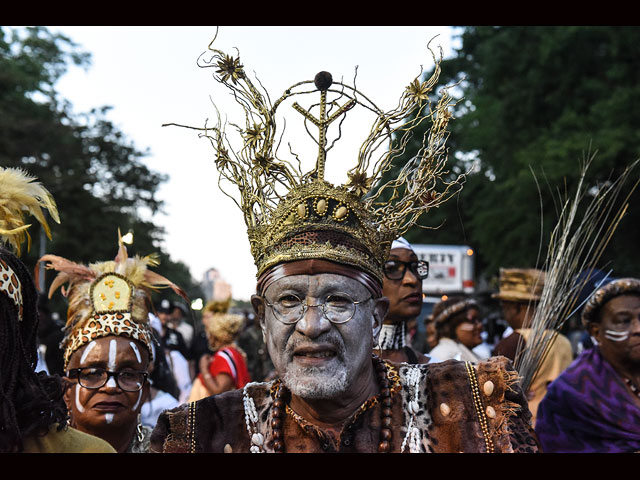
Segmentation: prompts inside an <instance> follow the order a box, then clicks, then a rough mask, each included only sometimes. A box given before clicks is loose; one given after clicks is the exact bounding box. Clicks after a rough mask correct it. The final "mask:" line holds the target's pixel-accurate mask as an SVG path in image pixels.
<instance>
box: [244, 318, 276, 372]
mask: <svg viewBox="0 0 640 480" xmlns="http://www.w3.org/2000/svg"><path fill="white" fill-rule="evenodd" d="M244 318H245V327H244V329H243V330H242V332H240V335H238V338H237V340H236V343H237V345H238V347H240V349H241V350H242V351H243V352H244V353H245V354H246V356H247V368H248V369H249V375H250V377H251V380H252V381H254V382H263V381H266V380H269V379H271V378H273V375H274V371H273V363H272V362H271V358H269V352H268V351H267V346H266V345H265V343H264V338H262V331H261V330H260V325H258V322H256V318H255V315H254V314H253V312H251V313H249V312H244Z"/></svg>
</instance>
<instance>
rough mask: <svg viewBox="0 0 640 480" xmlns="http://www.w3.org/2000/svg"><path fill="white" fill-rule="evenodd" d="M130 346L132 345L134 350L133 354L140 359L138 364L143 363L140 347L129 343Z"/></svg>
mask: <svg viewBox="0 0 640 480" xmlns="http://www.w3.org/2000/svg"><path fill="white" fill-rule="evenodd" d="M129 345H131V348H132V349H133V353H135V354H136V358H137V359H138V363H142V357H141V356H140V350H138V346H137V345H136V344H135V343H133V342H129Z"/></svg>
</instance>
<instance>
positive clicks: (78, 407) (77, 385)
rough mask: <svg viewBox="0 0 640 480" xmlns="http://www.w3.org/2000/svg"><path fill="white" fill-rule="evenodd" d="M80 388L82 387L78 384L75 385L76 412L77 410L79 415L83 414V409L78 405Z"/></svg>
mask: <svg viewBox="0 0 640 480" xmlns="http://www.w3.org/2000/svg"><path fill="white" fill-rule="evenodd" d="M81 388H82V387H81V386H80V384H79V383H76V410H78V411H79V412H80V413H84V407H83V406H82V404H81V403H80V389H81Z"/></svg>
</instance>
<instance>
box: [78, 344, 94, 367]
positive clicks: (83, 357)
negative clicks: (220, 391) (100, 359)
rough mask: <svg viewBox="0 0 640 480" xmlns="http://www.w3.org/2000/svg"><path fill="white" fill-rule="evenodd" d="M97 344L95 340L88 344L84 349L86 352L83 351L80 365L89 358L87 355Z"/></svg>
mask: <svg viewBox="0 0 640 480" xmlns="http://www.w3.org/2000/svg"><path fill="white" fill-rule="evenodd" d="M95 346H96V342H95V340H94V341H92V342H91V343H89V344H88V345H87V347H86V348H85V349H84V352H82V357H80V365H82V364H83V363H84V361H85V360H86V359H87V355H89V352H90V351H91V350H92V349H93V347H95Z"/></svg>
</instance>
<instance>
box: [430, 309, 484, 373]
mask: <svg viewBox="0 0 640 480" xmlns="http://www.w3.org/2000/svg"><path fill="white" fill-rule="evenodd" d="M430 321H431V322H433V324H434V326H435V328H436V332H437V337H438V344H437V345H436V346H435V347H434V348H433V349H431V351H430V352H429V355H433V356H434V357H435V358H436V359H438V360H441V361H443V360H449V359H455V360H462V361H467V362H471V363H478V362H479V361H481V360H485V358H482V357H480V356H479V355H478V354H477V353H476V352H474V351H473V349H474V348H475V347H477V346H478V345H480V344H481V343H482V336H481V333H482V318H481V317H480V306H479V305H478V303H477V302H476V301H475V300H473V299H472V298H467V297H464V296H452V297H449V298H447V299H446V300H442V301H440V302H438V303H437V304H436V305H434V307H433V311H432V313H431V319H430Z"/></svg>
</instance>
